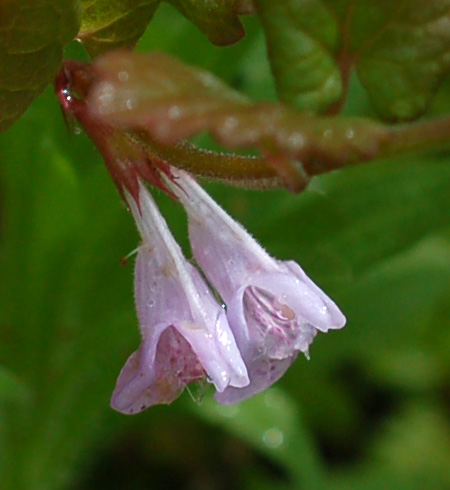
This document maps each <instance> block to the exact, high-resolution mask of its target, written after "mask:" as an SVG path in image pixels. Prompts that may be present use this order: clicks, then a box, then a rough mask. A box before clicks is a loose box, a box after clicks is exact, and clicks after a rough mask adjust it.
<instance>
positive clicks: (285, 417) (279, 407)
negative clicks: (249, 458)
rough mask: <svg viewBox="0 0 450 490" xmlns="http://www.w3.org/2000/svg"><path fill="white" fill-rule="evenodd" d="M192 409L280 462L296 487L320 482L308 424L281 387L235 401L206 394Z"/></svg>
mask: <svg viewBox="0 0 450 490" xmlns="http://www.w3.org/2000/svg"><path fill="white" fill-rule="evenodd" d="M192 410H195V412H196V413H197V414H198V415H199V416H200V417H201V418H203V419H205V420H207V421H208V422H210V423H213V424H215V425H219V426H221V427H223V428H225V429H227V431H228V432H230V433H231V434H234V435H236V436H237V437H240V438H242V439H244V440H245V441H247V442H249V443H250V444H251V446H253V447H255V448H257V449H258V450H259V451H261V452H262V453H263V454H265V455H267V456H268V457H269V458H270V459H273V460H274V461H277V462H279V463H281V464H282V465H283V466H284V467H285V468H287V469H288V470H289V472H290V476H291V477H292V478H293V480H294V481H295V482H296V483H297V485H298V487H301V488H315V486H316V485H317V486H318V488H321V485H323V480H324V474H323V468H322V465H321V462H320V460H319V458H318V455H317V454H316V450H315V448H314V446H313V444H312V442H311V440H310V437H309V435H308V430H307V427H305V426H304V425H303V424H302V420H301V416H300V413H299V411H298V408H297V407H296V406H295V405H294V403H293V401H292V400H291V399H290V398H289V396H287V395H286V393H284V392H283V391H282V390H280V389H278V388H271V389H269V390H267V391H266V392H265V393H261V394H259V395H257V396H254V397H252V398H251V399H249V400H246V401H244V402H242V403H240V404H238V405H219V404H217V403H216V402H215V401H214V400H213V399H211V398H208V399H206V400H205V401H204V402H203V403H202V404H201V405H200V406H199V407H195V406H192ZM299 461H301V462H302V464H301V465H300V464H299Z"/></svg>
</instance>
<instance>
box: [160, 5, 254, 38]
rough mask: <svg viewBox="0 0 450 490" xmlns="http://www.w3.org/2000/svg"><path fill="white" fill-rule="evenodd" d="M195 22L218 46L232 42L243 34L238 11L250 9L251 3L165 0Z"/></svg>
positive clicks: (244, 11) (242, 11)
mask: <svg viewBox="0 0 450 490" xmlns="http://www.w3.org/2000/svg"><path fill="white" fill-rule="evenodd" d="M166 1H168V2H169V3H171V4H172V5H173V6H174V7H176V8H177V9H178V10H179V11H180V12H181V13H182V14H183V15H184V16H185V17H187V18H188V19H189V20H190V21H191V22H193V23H194V24H196V25H197V26H198V27H199V29H200V30H202V31H203V32H204V33H205V34H206V35H207V36H208V38H209V40H210V41H211V42H212V43H214V44H218V45H219V46H222V45H227V44H232V43H235V42H237V41H239V39H241V38H243V37H244V35H245V31H244V28H243V26H242V24H241V22H240V21H239V18H238V15H237V14H239V13H247V12H249V11H250V10H251V3H250V2H248V1H242V0H166Z"/></svg>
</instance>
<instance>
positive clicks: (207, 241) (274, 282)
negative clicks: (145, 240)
mask: <svg viewBox="0 0 450 490" xmlns="http://www.w3.org/2000/svg"><path fill="white" fill-rule="evenodd" d="M173 176H174V177H175V185H172V190H173V192H174V193H175V194H176V196H177V197H178V199H179V200H180V202H181V203H182V204H183V206H184V208H185V209H186V211H187V214H188V219H189V237H190V242H191V247H192V252H193V255H194V257H195V260H196V262H197V263H198V265H199V266H200V267H201V269H202V270H203V272H204V274H205V276H206V277H207V279H208V281H209V282H210V283H211V284H212V285H213V287H214V288H215V289H216V290H217V292H218V293H219V294H220V296H221V298H222V300H223V301H224V303H225V304H226V305H227V318H228V323H229V325H230V327H231V330H232V332H233V334H234V338H235V340H236V342H237V346H238V348H239V351H240V353H241V356H242V358H243V360H244V362H245V364H246V367H247V372H248V376H249V379H250V382H249V383H248V384H247V385H245V386H235V385H234V386H233V385H231V384H230V385H228V386H227V387H226V388H225V389H224V390H222V391H218V392H217V393H216V395H215V398H216V400H217V401H218V402H220V403H224V404H231V403H236V402H239V401H241V400H243V399H245V398H248V397H250V396H252V395H254V394H255V393H258V392H260V391H262V390H264V389H266V388H267V387H269V386H270V385H272V384H273V383H274V382H275V381H277V380H278V379H279V378H280V377H281V376H282V375H283V374H284V373H285V372H286V370H287V369H288V367H289V366H290V365H291V364H292V363H293V362H294V360H295V359H296V357H297V355H298V353H300V352H302V353H304V354H305V355H306V356H308V349H309V346H310V344H311V342H312V341H313V340H314V337H315V336H316V334H317V333H318V332H327V331H328V330H330V329H339V328H342V327H343V326H344V325H345V321H346V320H345V317H344V315H343V314H342V313H341V311H340V310H339V308H338V307H337V306H336V304H335V303H334V302H333V301H332V300H331V299H330V298H329V297H328V296H327V295H326V294H325V293H324V292H323V291H322V290H321V289H320V288H319V287H317V286H316V285H315V284H314V283H313V282H312V281H311V279H309V277H308V276H307V275H306V274H305V272H304V271H303V270H302V269H301V267H300V266H299V265H298V264H297V263H295V262H293V261H279V260H276V259H274V258H272V257H271V256H269V255H268V254H267V252H266V251H265V250H264V249H263V248H262V247H261V246H260V245H259V244H258V243H257V242H256V241H255V240H254V239H253V238H252V237H251V236H250V235H249V233H248V232H247V231H246V230H245V229H244V228H243V227H242V226H241V225H240V224H239V223H237V222H236V221H234V220H233V219H232V218H231V217H230V216H229V215H228V214H227V213H226V212H225V211H224V210H223V209H222V208H221V207H220V206H219V205H218V204H217V203H216V202H215V201H214V200H213V199H212V198H211V197H210V196H209V195H208V194H207V193H206V192H205V191H204V190H203V189H202V188H201V187H200V185H199V184H198V183H197V182H196V181H195V179H194V178H193V177H191V176H190V175H189V174H188V173H187V172H185V171H183V170H177V169H173Z"/></svg>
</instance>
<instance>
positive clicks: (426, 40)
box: [257, 0, 450, 120]
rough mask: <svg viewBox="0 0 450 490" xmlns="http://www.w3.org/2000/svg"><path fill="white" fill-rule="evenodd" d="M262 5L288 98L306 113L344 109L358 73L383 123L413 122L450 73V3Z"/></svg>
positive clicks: (308, 0) (368, 0)
mask: <svg viewBox="0 0 450 490" xmlns="http://www.w3.org/2000/svg"><path fill="white" fill-rule="evenodd" d="M257 3H258V7H259V11H260V16H261V19H262V21H263V24H264V27H265V30H266V36H267V44H268V51H269V55H270V58H271V63H272V69H273V73H274V75H275V77H276V82H277V87H278V90H279V94H280V97H281V98H282V100H284V101H286V102H288V103H290V104H293V105H295V106H296V107H298V108H300V109H303V110H305V109H306V110H313V111H318V112H322V111H325V110H327V109H328V110H329V111H332V112H333V111H336V110H338V109H339V108H341V107H342V105H343V104H344V102H345V98H346V91H347V87H348V81H349V76H350V74H351V72H352V71H353V70H356V72H357V74H358V76H359V78H360V80H361V82H362V83H363V85H364V86H365V88H366V90H367V92H368V94H369V97H370V98H371V100H372V103H373V104H374V105H375V107H376V109H377V110H378V111H379V113H380V115H381V116H382V117H383V118H386V119H392V120H408V119H413V118H415V117H418V116H419V115H420V114H421V113H422V112H423V111H424V110H425V109H426V107H427V105H428V103H429V101H430V99H431V97H432V96H433V93H434V92H435V90H436V88H437V85H438V83H439V81H440V80H441V78H442V77H443V75H444V74H445V73H447V71H448V69H449V67H450V27H449V26H450V13H449V7H450V1H449V0H431V1H427V2H424V1H422V0H412V1H408V2H406V1H403V2H392V1H389V0H381V1H380V0H364V1H360V2H355V1H353V0H337V1H335V0H326V1H319V0H287V1H285V2H272V1H271V0H258V2H257ZM333 104H334V105H333Z"/></svg>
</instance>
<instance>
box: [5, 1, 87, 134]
mask: <svg viewBox="0 0 450 490" xmlns="http://www.w3.org/2000/svg"><path fill="white" fill-rule="evenodd" d="M78 13H79V12H78V3H77V2H76V1H75V0H69V1H67V0H37V1H36V0H23V1H20V2H16V1H14V0H6V1H3V2H2V4H1V6H0V131H3V130H5V129H6V128H8V127H9V126H10V125H11V124H12V123H13V122H14V121H16V120H17V119H18V118H19V117H20V116H21V115H22V114H23V113H24V112H25V111H26V110H27V108H28V106H29V105H30V104H31V102H32V101H33V100H34V99H35V98H36V97H37V96H38V95H39V94H40V93H41V92H42V91H43V90H44V88H45V87H46V86H47V85H48V83H49V82H51V81H52V79H53V77H54V76H55V75H56V73H57V72H58V70H59V68H60V66H61V62H62V55H63V48H64V45H65V44H66V43H67V42H69V41H70V40H72V39H73V37H74V36H75V35H76V33H77V31H78V27H79V15H78Z"/></svg>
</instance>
